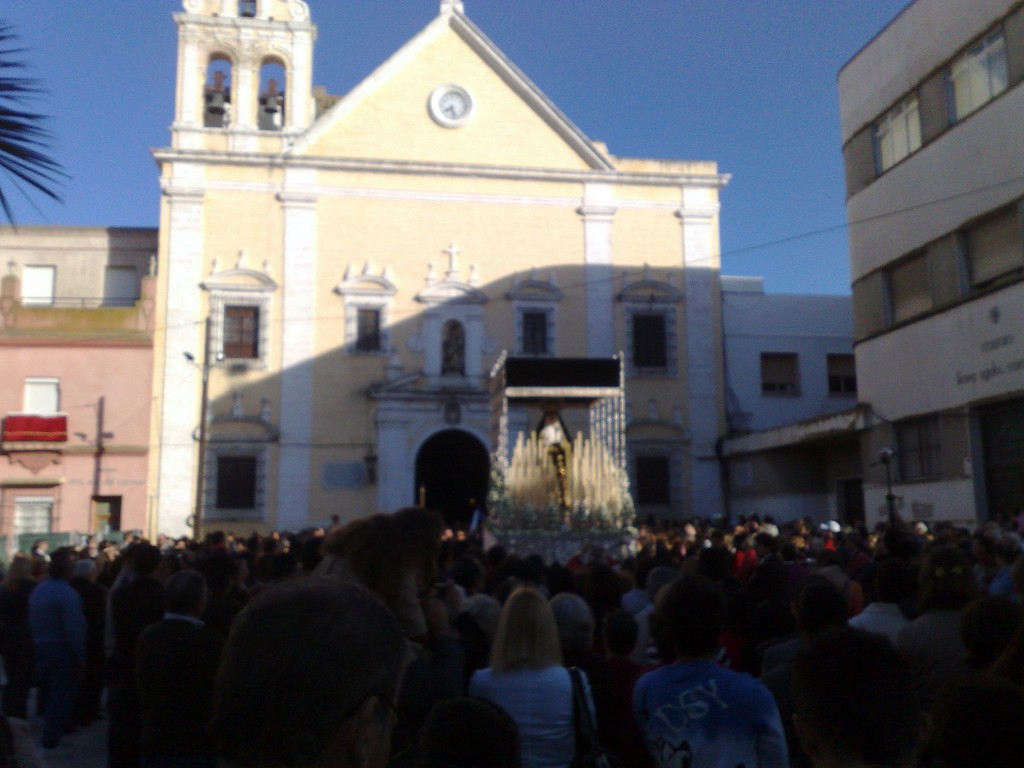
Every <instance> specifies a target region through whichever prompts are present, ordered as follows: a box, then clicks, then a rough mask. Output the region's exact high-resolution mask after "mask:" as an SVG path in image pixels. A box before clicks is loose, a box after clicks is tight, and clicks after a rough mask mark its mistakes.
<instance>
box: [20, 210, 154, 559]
mask: <svg viewBox="0 0 1024 768" xmlns="http://www.w3.org/2000/svg"><path fill="white" fill-rule="evenodd" d="M156 250H157V231H156V230H155V229H107V228H79V227H75V228H64V227H60V228H58V227H20V228H18V229H17V230H11V229H0V254H2V255H3V257H4V260H5V261H6V262H7V274H6V275H4V277H3V278H2V282H0V415H2V417H3V424H2V442H0V536H4V537H7V541H8V544H7V548H8V551H13V550H14V549H16V548H21V549H24V548H26V546H27V541H26V540H27V539H28V538H30V537H34V536H36V535H39V534H46V533H78V534H86V533H98V534H104V533H107V532H110V531H118V530H130V529H144V528H145V527H146V520H147V509H148V500H147V493H146V474H147V460H148V458H147V457H148V453H149V435H150V405H151V399H152V368H153V364H152V360H153V290H154V287H155V278H154V277H153V276H152V272H153V271H154V267H155V262H154V256H153V254H155V253H156ZM15 536H20V537H23V538H21V539H20V543H19V540H17V539H15V538H13V537H15Z"/></svg>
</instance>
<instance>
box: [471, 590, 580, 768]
mask: <svg viewBox="0 0 1024 768" xmlns="http://www.w3.org/2000/svg"><path fill="white" fill-rule="evenodd" d="M490 663H491V666H490V667H488V668H487V669H481V670H479V671H477V672H476V673H474V674H473V677H472V679H471V680H470V682H469V695H470V696H479V697H481V698H484V699H487V700H488V701H491V702H493V703H495V704H497V705H498V706H499V707H501V708H502V709H504V710H505V711H506V712H508V713H509V714H510V715H511V716H512V719H513V720H515V721H516V725H518V726H519V739H520V745H521V748H522V753H521V754H522V764H523V768H568V766H569V765H570V764H571V763H572V760H573V756H574V755H575V752H576V742H575V734H574V731H573V691H572V689H573V686H572V679H571V677H570V675H569V670H567V669H566V668H565V667H563V666H562V649H561V646H560V645H559V639H558V628H557V626H556V625H555V617H554V614H553V613H552V612H551V607H550V606H549V605H548V601H547V600H546V599H545V598H544V596H543V595H542V594H541V593H540V592H538V591H537V590H535V589H531V588H529V587H520V588H519V589H517V590H516V591H515V592H513V593H512V594H511V595H510V596H509V598H508V600H507V601H506V603H505V606H504V607H503V608H502V611H501V617H500V619H499V620H498V631H497V633H496V634H495V636H494V642H493V644H492V645H491V659H490ZM583 681H584V690H585V691H587V698H588V699H589V685H588V684H587V682H586V676H583ZM588 705H589V706H591V710H592V709H593V707H592V705H590V704H589V702H588Z"/></svg>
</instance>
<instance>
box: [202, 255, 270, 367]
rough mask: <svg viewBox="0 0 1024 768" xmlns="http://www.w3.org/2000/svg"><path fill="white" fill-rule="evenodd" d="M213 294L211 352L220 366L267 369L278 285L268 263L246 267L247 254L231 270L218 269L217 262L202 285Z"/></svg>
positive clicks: (211, 303)
mask: <svg viewBox="0 0 1024 768" xmlns="http://www.w3.org/2000/svg"><path fill="white" fill-rule="evenodd" d="M201 287H202V288H203V289H204V290H207V291H209V292H210V316H211V317H212V318H213V327H212V329H211V331H212V333H211V336H212V338H211V340H210V342H211V349H212V350H213V355H214V358H215V359H216V361H217V364H218V365H223V366H228V367H244V368H265V367H266V365H267V353H268V350H269V341H270V339H269V334H270V297H271V295H272V294H273V293H274V291H276V290H277V283H276V282H275V281H274V279H273V278H272V277H271V276H270V268H269V266H268V264H267V262H263V269H262V271H261V270H255V269H250V268H249V267H247V266H246V265H245V251H239V252H238V260H237V262H236V263H235V265H234V266H233V267H231V268H229V269H225V270H218V267H217V261H216V260H214V262H213V265H212V267H211V269H210V276H209V277H208V278H207V279H206V280H204V281H203V282H202V283H201Z"/></svg>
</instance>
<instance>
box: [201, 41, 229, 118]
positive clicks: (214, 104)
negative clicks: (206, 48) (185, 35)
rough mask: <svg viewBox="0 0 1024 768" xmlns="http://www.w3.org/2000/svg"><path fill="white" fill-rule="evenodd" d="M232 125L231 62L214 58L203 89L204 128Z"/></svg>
mask: <svg viewBox="0 0 1024 768" xmlns="http://www.w3.org/2000/svg"><path fill="white" fill-rule="evenodd" d="M230 123H231V62H230V61H228V60H227V59H225V58H223V57H220V56H214V57H213V58H211V59H210V63H209V65H208V66H207V67H206V85H205V87H204V88H203V126H204V127H206V128H223V127H225V126H227V125H229V124H230Z"/></svg>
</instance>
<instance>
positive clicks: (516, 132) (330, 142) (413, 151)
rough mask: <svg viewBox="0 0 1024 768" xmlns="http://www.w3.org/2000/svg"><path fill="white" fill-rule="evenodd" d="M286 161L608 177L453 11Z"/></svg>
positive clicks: (551, 109) (574, 131)
mask: <svg viewBox="0 0 1024 768" xmlns="http://www.w3.org/2000/svg"><path fill="white" fill-rule="evenodd" d="M290 153H291V154H293V155H302V156H323V157H343V158H353V159H367V160H381V161H398V162H410V163H424V162H426V163H438V164H443V165H456V166H458V165H473V166H481V165H484V166H497V167H514V168H529V169H535V170H540V171H543V170H553V171H576V172H579V171H587V170H612V168H613V166H612V163H611V161H610V160H609V158H608V157H607V156H606V155H605V153H604V152H602V151H601V149H600V148H598V147H597V146H596V145H595V144H594V143H593V142H591V141H590V140H589V139H588V138H587V137H586V136H584V135H583V133H582V132H581V131H580V130H579V129H578V128H577V127H576V126H575V125H573V123H572V122H571V121H570V120H569V119H568V118H567V117H566V116H565V115H564V114H562V113H561V111H559V110H558V108H557V107H556V106H555V105H554V104H553V103H552V102H551V101H550V100H549V99H548V98H547V97H546V96H545V95H544V94H543V93H542V92H541V91H540V90H539V89H538V88H537V87H536V86H535V85H534V84H533V83H532V82H531V81H530V80H529V79H528V78H527V77H526V76H525V75H524V74H523V73H522V72H521V71H520V70H519V69H518V68H517V67H516V66H515V65H514V64H513V63H512V62H511V61H510V60H509V59H508V58H507V57H506V56H505V54H503V53H502V52H501V51H500V50H499V49H498V47H497V46H495V45H494V43H492V42H491V41H490V40H489V39H487V37H486V36H485V35H484V34H483V33H482V32H481V31H480V30H479V29H478V28H477V27H476V26H475V25H474V24H473V23H472V22H471V21H470V20H469V19H468V18H466V16H465V15H463V14H462V13H461V11H460V10H459V9H458V7H457V5H448V6H447V7H446V8H443V9H442V12H441V14H440V15H439V16H438V17H437V18H436V19H435V20H434V21H433V22H431V23H430V24H429V25H428V26H427V27H426V28H424V30H423V31H422V32H420V34H418V35H417V36H416V37H414V38H413V39H412V40H410V41H409V42H408V43H407V44H406V45H405V46H404V47H403V48H401V49H400V50H399V51H398V52H397V53H395V54H394V55H393V56H392V57H391V58H389V59H388V60H387V61H386V62H385V63H384V64H382V65H381V66H380V67H379V68H378V69H377V70H376V71H375V72H373V73H372V74H371V75H370V76H369V77H368V78H366V80H364V81H363V82H362V83H360V84H359V85H358V86H357V87H356V88H354V89H353V90H352V91H351V92H349V93H348V94H347V95H345V96H344V97H342V98H341V99H340V100H339V101H338V102H337V103H335V104H334V106H333V107H331V108H330V109H329V110H328V111H327V112H326V113H325V114H324V115H322V116H321V117H320V119H319V120H318V121H317V122H316V123H315V124H314V125H313V126H312V128H311V129H310V130H309V131H308V132H307V133H306V135H305V136H304V137H302V138H301V139H299V140H298V141H297V142H296V144H295V145H294V146H293V148H292V149H291V150H290Z"/></svg>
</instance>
